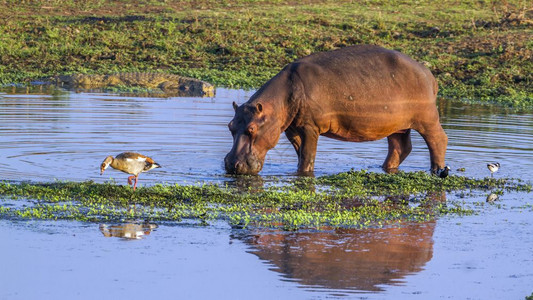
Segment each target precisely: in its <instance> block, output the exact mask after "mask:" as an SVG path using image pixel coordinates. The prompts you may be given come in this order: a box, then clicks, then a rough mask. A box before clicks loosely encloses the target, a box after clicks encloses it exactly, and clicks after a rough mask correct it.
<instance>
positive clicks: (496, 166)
mask: <svg viewBox="0 0 533 300" xmlns="http://www.w3.org/2000/svg"><path fill="white" fill-rule="evenodd" d="M487 168H488V169H489V171H490V177H494V172H496V171H498V169H499V168H500V163H490V164H487Z"/></svg>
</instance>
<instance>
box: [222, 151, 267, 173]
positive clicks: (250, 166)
mask: <svg viewBox="0 0 533 300" xmlns="http://www.w3.org/2000/svg"><path fill="white" fill-rule="evenodd" d="M224 165H225V167H226V172H227V173H228V174H234V175H257V173H259V171H261V169H263V161H262V160H261V159H259V158H257V156H255V155H253V154H251V155H248V156H246V157H243V158H240V159H235V158H233V157H232V156H231V155H230V154H228V155H226V157H225V158H224Z"/></svg>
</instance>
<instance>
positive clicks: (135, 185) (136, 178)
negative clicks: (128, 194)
mask: <svg viewBox="0 0 533 300" xmlns="http://www.w3.org/2000/svg"><path fill="white" fill-rule="evenodd" d="M133 177H135V184H134V185H133V190H134V191H135V188H137V181H138V180H139V177H138V176H133Z"/></svg>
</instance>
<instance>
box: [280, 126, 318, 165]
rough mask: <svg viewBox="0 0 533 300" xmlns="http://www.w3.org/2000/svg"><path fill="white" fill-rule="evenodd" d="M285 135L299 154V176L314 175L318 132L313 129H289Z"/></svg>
mask: <svg viewBox="0 0 533 300" xmlns="http://www.w3.org/2000/svg"><path fill="white" fill-rule="evenodd" d="M285 135H286V136H287V138H288V139H289V141H290V142H291V144H292V146H293V147H294V150H296V153H297V154H298V174H301V175H312V173H313V171H314V169H315V157H316V148H317V144H318V136H319V134H318V132H317V131H316V130H314V129H312V128H298V129H287V131H285Z"/></svg>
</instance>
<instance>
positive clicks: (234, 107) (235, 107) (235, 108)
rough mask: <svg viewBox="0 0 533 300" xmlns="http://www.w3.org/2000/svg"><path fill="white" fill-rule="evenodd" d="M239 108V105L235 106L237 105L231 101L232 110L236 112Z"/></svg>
mask: <svg viewBox="0 0 533 300" xmlns="http://www.w3.org/2000/svg"><path fill="white" fill-rule="evenodd" d="M238 107H239V105H237V103H235V101H233V109H234V110H235V111H237V108H238Z"/></svg>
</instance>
